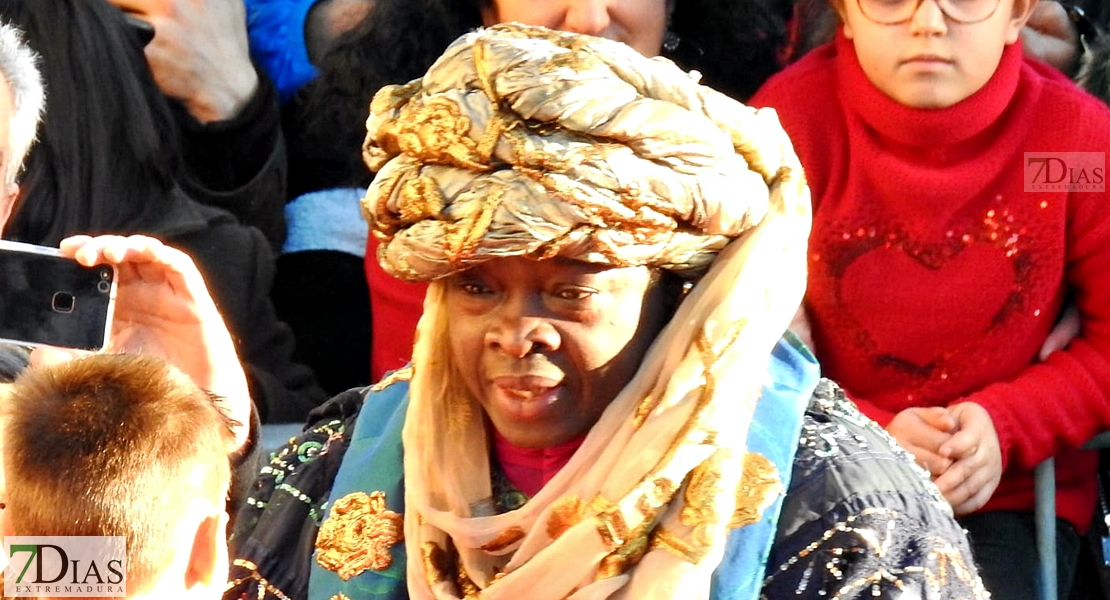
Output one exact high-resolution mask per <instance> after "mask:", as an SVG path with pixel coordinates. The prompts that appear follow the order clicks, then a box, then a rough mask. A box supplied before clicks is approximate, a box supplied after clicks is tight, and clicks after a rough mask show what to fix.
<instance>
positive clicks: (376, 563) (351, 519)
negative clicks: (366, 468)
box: [316, 492, 405, 581]
mask: <svg viewBox="0 0 1110 600" xmlns="http://www.w3.org/2000/svg"><path fill="white" fill-rule="evenodd" d="M404 526H405V520H404V518H403V517H401V515H399V514H397V513H395V512H393V511H391V510H389V509H388V508H386V504H385V493H384V492H373V493H372V494H370V495H367V494H366V493H364V492H354V493H352V494H348V495H346V496H344V497H342V498H340V499H339V500H337V501H336V502H335V504H334V505H333V506H332V511H331V515H330V516H329V517H328V518H327V519H326V520H325V521H324V522H323V523H322V524H321V525H320V532H319V533H318V534H317V535H316V550H317V552H316V563H317V564H319V565H320V566H321V567H323V568H325V569H327V570H329V571H333V572H335V573H336V574H338V575H339V578H340V579H342V580H343V581H347V580H349V579H351V578H352V577H355V576H357V575H358V574H360V573H362V572H363V571H365V570H367V569H373V570H375V571H384V570H386V569H388V568H389V566H390V565H391V564H393V555H392V554H390V551H389V550H390V548H392V547H393V546H395V545H396V544H397V543H398V542H400V541H401V540H403V539H405V529H404Z"/></svg>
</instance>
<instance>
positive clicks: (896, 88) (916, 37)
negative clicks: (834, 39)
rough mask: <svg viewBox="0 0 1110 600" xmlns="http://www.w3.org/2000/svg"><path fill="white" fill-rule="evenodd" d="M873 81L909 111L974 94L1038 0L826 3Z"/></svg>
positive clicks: (949, 103)
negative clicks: (842, 26) (840, 22)
mask: <svg viewBox="0 0 1110 600" xmlns="http://www.w3.org/2000/svg"><path fill="white" fill-rule="evenodd" d="M831 1H832V2H833V6H834V8H836V11H837V13H839V15H840V19H841V21H842V22H843V24H844V35H845V36H846V37H847V38H849V39H850V40H852V44H853V45H854V46H855V50H856V56H857V57H858V58H859V63H860V66H861V67H862V68H863V72H864V73H865V74H866V75H867V78H868V79H869V80H870V81H871V83H872V84H873V85H874V86H875V87H876V88H878V89H879V90H880V91H882V92H883V93H885V94H886V95H887V96H890V97H891V98H893V99H894V100H896V101H897V102H899V103H901V104H903V105H905V106H909V107H913V108H945V107H948V106H952V105H953V104H956V103H958V102H960V101H961V100H964V99H965V98H968V97H969V96H971V95H972V94H974V93H975V92H977V91H979V90H980V89H981V88H982V87H983V86H984V85H986V83H987V81H989V80H990V78H991V76H993V75H994V72H995V70H997V68H998V65H999V62H1000V61H1001V58H1002V51H1003V50H1004V49H1005V48H1006V46H1008V45H1010V44H1014V43H1017V42H1018V40H1019V39H1020V37H1019V36H1020V32H1021V28H1022V27H1023V26H1024V25H1025V22H1026V20H1028V18H1029V14H1030V13H1031V11H1032V10H1033V7H1034V6H1035V5H1036V3H1037V0H831Z"/></svg>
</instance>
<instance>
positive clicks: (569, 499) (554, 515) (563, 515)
mask: <svg viewBox="0 0 1110 600" xmlns="http://www.w3.org/2000/svg"><path fill="white" fill-rule="evenodd" d="M585 515H586V503H585V502H583V501H582V499H581V498H579V497H578V496H565V497H563V498H559V499H558V500H556V501H555V503H554V504H553V505H552V506H551V516H549V517H548V518H547V536H548V537H550V538H551V539H553V540H557V539H559V536H561V535H563V534H564V533H566V531H567V530H568V529H570V528H571V527H574V526H575V525H577V524H579V523H581V522H582V518H583V517H585Z"/></svg>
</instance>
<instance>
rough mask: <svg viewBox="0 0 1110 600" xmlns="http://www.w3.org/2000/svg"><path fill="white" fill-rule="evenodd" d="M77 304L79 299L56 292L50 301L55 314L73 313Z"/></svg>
mask: <svg viewBox="0 0 1110 600" xmlns="http://www.w3.org/2000/svg"><path fill="white" fill-rule="evenodd" d="M76 304H77V298H74V297H73V294H70V293H68V292H54V297H53V298H51V299H50V307H51V308H53V309H54V312H59V313H65V314H68V313H71V312H73V307H74V305H76Z"/></svg>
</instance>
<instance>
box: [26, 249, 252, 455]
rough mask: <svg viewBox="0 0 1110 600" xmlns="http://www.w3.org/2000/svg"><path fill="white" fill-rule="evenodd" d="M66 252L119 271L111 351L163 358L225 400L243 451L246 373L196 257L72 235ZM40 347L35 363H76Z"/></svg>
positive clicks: (247, 421) (247, 398)
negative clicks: (198, 269) (195, 259)
mask: <svg viewBox="0 0 1110 600" xmlns="http://www.w3.org/2000/svg"><path fill="white" fill-rule="evenodd" d="M61 251H62V253H63V254H65V255H66V256H69V257H71V258H74V259H75V260H77V262H79V263H81V264H83V265H85V266H93V265H98V264H109V265H115V266H116V268H117V270H118V271H119V277H118V279H117V284H116V285H117V288H116V304H115V312H114V313H113V317H112V331H111V334H110V335H109V342H108V351H109V352H127V353H133V354H147V355H151V356H158V357H161V358H163V359H165V360H167V361H168V362H170V363H172V364H173V365H174V366H176V367H177V368H179V369H181V370H182V371H183V372H184V373H185V374H186V375H188V376H189V377H191V378H192V379H193V381H194V382H195V383H196V384H197V385H198V386H200V387H202V388H204V389H206V390H208V391H210V392H213V393H215V394H217V395H219V396H220V397H222V398H223V399H224V402H225V403H226V404H225V408H226V409H227V410H228V413H229V414H230V416H231V417H232V418H233V419H235V420H236V421H238V422H239V423H240V424H241V425H242V427H238V428H236V432H235V434H236V444H237V445H236V447H235V448H232V449H231V450H232V451H234V450H238V448H240V447H241V446H242V445H243V444H244V443H246V441H247V437H248V435H249V426H250V422H251V421H250V417H251V412H250V411H251V402H250V392H249V391H248V388H247V379H246V375H245V374H244V372H243V367H242V366H241V365H240V363H239V357H238V356H237V355H236V353H235V344H234V343H233V342H232V339H231V334H230V333H228V331H227V327H226V326H224V322H223V319H222V318H221V317H220V313H219V311H218V310H217V309H216V305H215V303H214V302H213V301H212V297H211V296H210V295H209V294H208V289H207V288H206V287H205V285H204V278H203V277H202V276H201V274H200V272H199V271H197V269H196V266H195V265H194V264H193V261H192V259H191V258H189V256H188V255H186V254H185V253H183V252H181V251H179V250H175V249H173V248H170V247H168V246H165V245H163V244H162V242H159V241H158V240H156V239H154V238H149V237H145V236H138V235H135V236H131V237H126V238H125V237H120V236H112V235H106V236H100V237H95V238H92V237H88V236H75V237H71V238H67V239H65V240H62V244H61ZM68 354H69V356H66V353H65V352H64V351H59V350H56V349H45V348H43V349H38V350H36V352H35V355H33V356H32V362H33V363H34V364H43V363H44V362H56V361H58V360H63V359H66V358H72V355H73V353H68Z"/></svg>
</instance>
